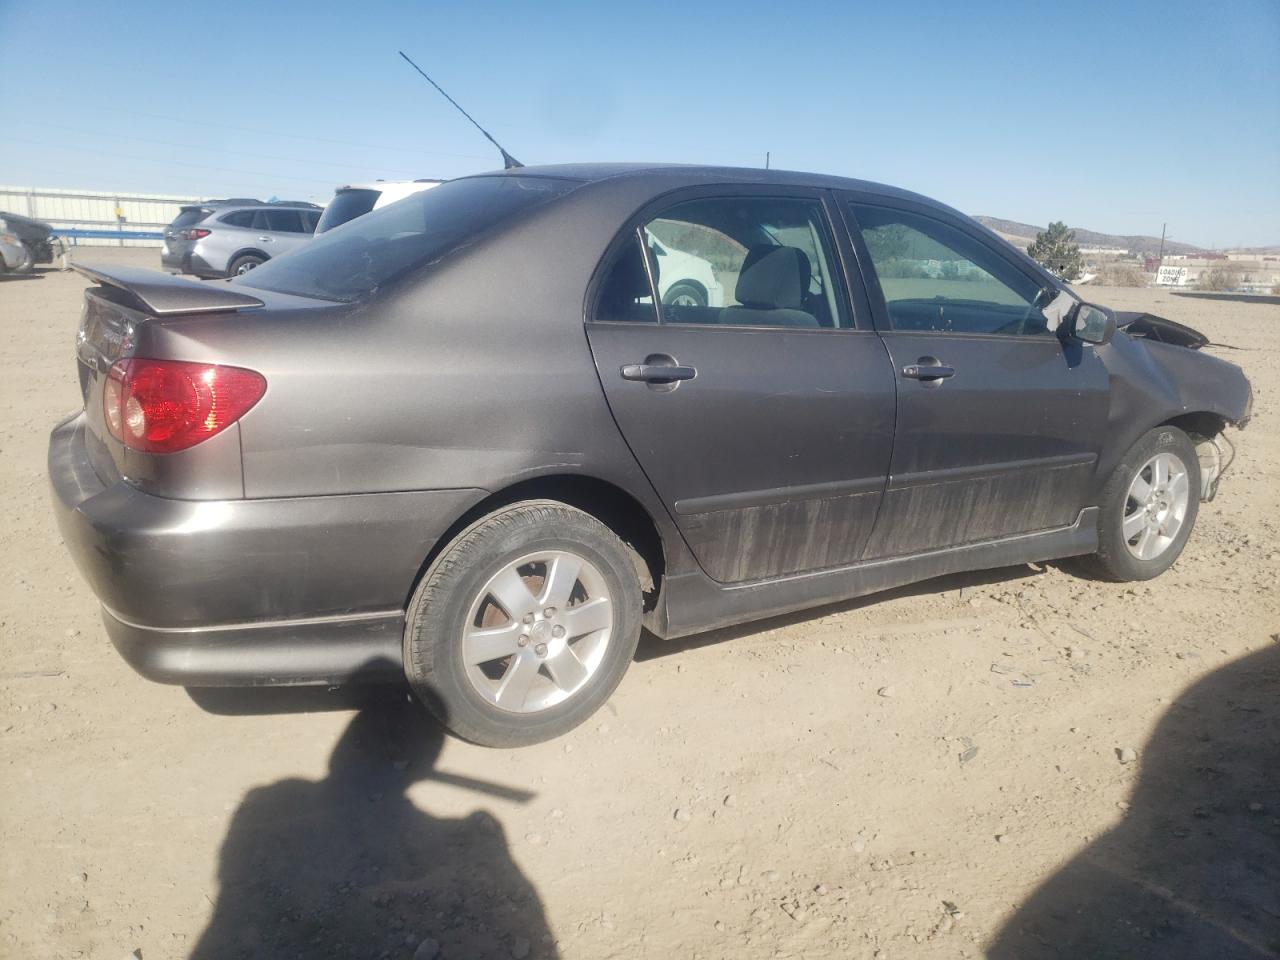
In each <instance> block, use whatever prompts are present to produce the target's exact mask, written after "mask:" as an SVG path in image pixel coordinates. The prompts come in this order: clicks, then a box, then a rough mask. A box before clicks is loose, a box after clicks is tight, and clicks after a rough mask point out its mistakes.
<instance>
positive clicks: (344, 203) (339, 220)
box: [316, 180, 444, 233]
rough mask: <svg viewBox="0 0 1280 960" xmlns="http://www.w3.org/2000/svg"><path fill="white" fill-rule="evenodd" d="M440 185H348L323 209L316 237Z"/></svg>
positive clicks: (434, 182) (394, 182) (419, 182)
mask: <svg viewBox="0 0 1280 960" xmlns="http://www.w3.org/2000/svg"><path fill="white" fill-rule="evenodd" d="M441 183H444V181H443V180H375V181H373V182H372V183H349V184H347V185H346V186H345V187H338V189H337V190H335V191H334V193H333V199H332V200H330V201H329V205H328V206H327V207H325V208H324V213H323V214H321V216H320V223H319V224H317V225H316V233H324V232H325V231H326V230H332V229H333V228H334V227H336V226H339V225H340V224H343V223H346V222H347V221H348V220H354V219H355V218H356V217H363V216H364V215H365V214H366V213H368V212H369V211H370V210H377V209H378V208H379V207H385V206H386V205H387V204H389V203H395V202H396V201H397V200H403V199H404V198H405V197H411V196H413V195H414V194H415V193H421V192H422V191H423V190H430V189H431V188H432V187H435V186H438V185H439V184H441Z"/></svg>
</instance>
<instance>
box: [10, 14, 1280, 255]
mask: <svg viewBox="0 0 1280 960" xmlns="http://www.w3.org/2000/svg"><path fill="white" fill-rule="evenodd" d="M400 48H403V49H405V50H406V51H407V52H408V53H409V55H410V56H412V57H414V59H415V60H417V61H418V62H419V63H420V64H421V65H422V66H423V67H424V68H425V69H426V70H427V72H428V73H430V74H432V75H433V76H434V77H435V78H436V79H437V80H438V81H439V82H440V83H441V84H443V85H444V87H445V89H447V90H449V91H450V93H452V94H453V95H454V96H455V97H456V98H457V99H458V100H460V101H461V102H462V104H463V105H464V106H466V107H467V108H468V109H469V110H470V111H471V112H472V113H473V114H474V115H475V116H476V117H477V118H478V119H480V121H481V122H482V123H483V124H485V125H486V126H487V127H488V128H489V129H490V131H491V132H492V133H493V134H494V135H495V136H496V137H497V138H498V140H499V141H501V142H502V143H503V144H504V145H505V146H506V147H507V149H508V150H510V151H511V152H512V153H513V154H514V155H515V156H517V157H519V158H520V159H521V160H522V161H524V162H525V163H528V164H533V163H555V162H567V161H579V160H655V161H683V162H698V163H721V164H732V165H741V166H761V165H763V162H764V155H765V151H770V152H771V153H772V160H773V165H774V166H775V167H784V168H789V169H799V170H813V171H819V172H824V173H834V174H840V175H845V176H856V177H862V178H865V179H871V180H880V181H883V182H888V183H892V184H895V185H898V186H902V187H906V188H909V189H913V190H918V191H920V192H922V193H926V194H929V195H931V196H934V197H937V198H938V199H940V200H943V201H945V202H948V203H950V204H952V205H954V206H956V207H959V208H960V209H962V210H965V211H966V212H969V213H985V214H990V215H993V216H1001V217H1007V218H1009V219H1014V220H1022V221H1024V222H1030V223H1039V224H1043V223H1046V222H1047V221H1049V220H1050V219H1066V220H1068V221H1069V222H1071V223H1073V224H1075V225H1078V226H1086V227H1090V228H1092V229H1096V230H1104V231H1109V232H1116V233H1155V234H1159V232H1160V225H1161V222H1163V221H1168V222H1169V231H1170V234H1171V235H1172V236H1174V237H1175V238H1178V239H1182V240H1186V241H1188V242H1193V243H1200V244H1205V245H1216V246H1228V245H1242V244H1276V243H1280V3H1277V2H1276V0H1225V2H1222V3H1214V4H1206V3H1194V4H1193V3H1183V2H1178V0H1174V2H1160V3H1133V4H1114V3H1095V2H1079V3H1052V4H1050V3H1044V4H1041V3H1037V2H1034V0H1022V2H999V3H988V4H982V3H957V2H954V0H951V2H943V3H933V2H929V0H921V2H914V3H830V4H823V3H819V2H814V3H812V4H800V3H783V2H777V0H774V2H772V3H767V4H766V3H751V2H746V0H740V2H735V3H720V2H702V3H690V2H684V3H667V2H664V0H642V2H638V3H630V4H620V3H608V2H604V3H601V2H594V3H555V2H546V3H541V4H501V3H484V2H461V3H455V2H440V3H431V4H428V3H389V2H379V0H366V2H363V3H358V4H354V3H341V4H337V3H335V4H322V3H319V2H317V3H283V2H280V3H271V2H267V0H259V2H257V3H241V2H235V0H225V2H208V0H206V2H200V3H189V4H188V3H182V4H178V3H174V2H172V0H168V2H165V3H154V4H153V3H147V2H119V3H110V4H108V3H105V2H96V3H91V2H78V0H58V2H56V3H50V2H47V0H46V2H22V0H0V65H2V66H3V69H4V71H5V76H6V82H5V84H4V87H3V89H4V90H5V97H4V101H3V105H2V106H0V182H5V183H13V184H19V185H39V186H60V187H78V188H85V189H99V190H122V191H132V192H158V193H176V194H192V195H237V196H261V197H269V196H272V195H275V196H279V197H288V198H298V199H305V198H312V199H324V198H327V197H328V196H329V195H330V194H331V192H332V188H333V186H334V185H336V184H338V183H341V182H345V181H347V180H365V179H372V178H375V177H389V178H404V177H414V176H435V177H451V176H457V175H460V174H465V173H470V172H475V171H480V170H485V169H490V168H492V167H494V166H496V165H497V164H498V158H497V154H496V151H494V150H493V149H492V148H491V147H490V146H489V144H488V143H487V142H486V141H484V140H483V139H482V138H481V137H480V135H479V134H478V133H476V132H475V131H474V130H473V129H471V128H470V127H469V126H468V125H467V124H466V122H465V121H464V120H463V119H462V118H461V117H460V116H458V115H457V114H456V113H454V112H453V111H452V108H450V107H449V106H448V105H447V104H446V103H445V102H444V101H443V100H442V99H441V98H440V97H439V96H438V95H437V94H436V93H435V92H434V91H432V90H431V89H430V88H429V87H428V86H427V84H426V83H425V81H423V80H422V79H421V78H419V77H418V76H417V75H415V74H414V73H413V72H412V71H411V69H410V68H409V67H408V65H407V64H405V63H404V62H403V61H402V60H400V59H399V57H397V56H396V50H397V49H400Z"/></svg>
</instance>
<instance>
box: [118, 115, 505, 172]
mask: <svg viewBox="0 0 1280 960" xmlns="http://www.w3.org/2000/svg"><path fill="white" fill-rule="evenodd" d="M112 109H113V112H117V113H127V114H129V115H131V116H135V117H149V118H151V119H152V120H167V121H169V122H170V123H185V124H189V125H195V126H199V127H220V128H221V129H223V130H237V131H239V132H241V133H253V134H257V135H259V136H270V137H288V138H289V139H291V140H313V141H315V142H316V143H336V144H341V145H342V146H346V147H360V148H361V149H369V148H371V147H372V148H373V149H376V150H395V151H397V152H400V153H413V154H427V155H429V156H434V157H455V158H457V159H459V160H487V159H488V157H482V156H480V155H478V154H474V153H449V152H446V151H443V150H421V149H419V148H417V147H406V146H404V145H403V144H401V145H400V146H394V147H393V146H390V145H389V144H379V143H369V142H367V141H360V142H356V141H354V140H336V139H334V138H332V137H317V136H313V135H310V134H305V133H286V132H284V131H282V130H261V129H257V128H254V127H242V126H238V125H235V124H230V123H218V122H217V121H213V120H205V119H204V118H203V117H200V118H193V117H169V116H165V115H164V114H160V113H144V112H143V111H140V110H124V109H119V108H112Z"/></svg>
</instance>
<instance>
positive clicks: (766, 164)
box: [764, 150, 769, 170]
mask: <svg viewBox="0 0 1280 960" xmlns="http://www.w3.org/2000/svg"><path fill="white" fill-rule="evenodd" d="M764 168H765V169H766V170H768V169H769V151H768V150H766V151H765V152H764Z"/></svg>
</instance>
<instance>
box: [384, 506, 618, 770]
mask: <svg viewBox="0 0 1280 960" xmlns="http://www.w3.org/2000/svg"><path fill="white" fill-rule="evenodd" d="M640 618H641V593H640V583H639V579H638V578H637V576H636V568H635V565H634V564H633V563H632V561H631V559H630V557H629V556H628V554H627V552H626V548H625V547H624V545H623V543H622V541H621V540H619V539H618V537H617V536H616V535H615V534H614V533H613V531H612V530H610V529H609V528H608V527H606V526H605V525H604V524H602V523H601V522H600V521H599V520H597V519H596V518H595V517H593V516H591V515H590V514H587V513H584V512H583V511H581V510H577V509H574V508H573V507H570V506H567V505H565V504H563V503H557V502H554V501H548V500H540V501H530V502H526V503H519V504H515V505H513V506H510V507H506V508H504V509H502V510H500V511H498V512H497V513H494V514H490V515H489V516H487V517H485V518H484V519H482V520H480V521H478V522H477V523H475V524H473V525H472V526H471V527H469V528H467V529H466V530H465V531H463V532H462V533H461V534H459V535H458V537H457V538H456V539H455V540H454V541H453V542H452V543H450V544H449V545H448V546H447V547H446V548H445V549H444V551H443V552H442V553H441V554H440V555H439V557H437V558H436V560H435V562H433V563H432V564H431V566H430V568H429V569H428V570H427V572H426V574H425V575H424V576H423V578H422V581H421V583H420V584H419V585H418V589H417V590H416V591H415V593H414V596H413V600H412V601H411V603H410V605H409V615H408V621H407V623H406V626H405V636H404V662H405V674H406V676H407V677H408V679H409V684H410V686H412V688H413V691H414V693H415V694H416V695H417V696H418V698H419V699H420V700H422V702H423V703H424V704H426V706H427V709H429V710H430V711H431V712H432V713H433V714H434V715H435V716H436V718H437V719H438V720H439V721H440V722H441V724H443V725H444V726H445V727H446V728H447V729H449V730H450V731H451V732H453V733H454V734H456V735H457V736H459V737H462V738H463V739H465V740H470V741H471V742H473V743H478V744H481V745H484V746H489V747H518V746H524V745H526V744H531V743H538V742H540V741H543V740H549V739H551V738H552V737H556V736H559V735H560V734H562V733H565V732H567V731H568V730H571V729H573V728H574V727H576V726H577V725H578V724H580V723H582V722H583V721H584V720H586V719H587V718H588V717H590V716H591V715H592V714H593V713H595V712H596V710H598V709H599V708H600V707H601V706H602V705H603V704H604V702H605V701H606V700H608V698H609V696H610V695H611V694H612V693H613V691H614V689H615V688H616V687H617V686H618V683H619V682H620V681H621V680H622V675H623V674H624V673H625V672H626V670H627V667H628V666H629V665H630V664H631V659H632V657H633V656H634V654H635V649H636V643H637V641H638V640H639V638H640Z"/></svg>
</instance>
